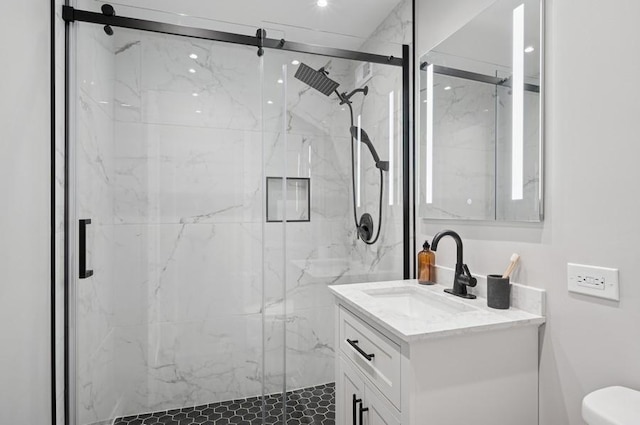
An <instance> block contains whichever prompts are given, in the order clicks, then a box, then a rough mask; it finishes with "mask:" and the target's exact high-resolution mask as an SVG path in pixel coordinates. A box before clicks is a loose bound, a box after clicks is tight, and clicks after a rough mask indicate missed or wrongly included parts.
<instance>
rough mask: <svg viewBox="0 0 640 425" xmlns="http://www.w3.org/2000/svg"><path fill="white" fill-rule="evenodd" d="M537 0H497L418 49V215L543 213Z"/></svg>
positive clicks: (509, 217) (528, 216)
mask: <svg viewBox="0 0 640 425" xmlns="http://www.w3.org/2000/svg"><path fill="white" fill-rule="evenodd" d="M542 28H543V0H497V1H496V2H495V3H493V4H492V5H491V6H489V7H488V8H487V9H485V10H484V11H483V12H481V13H480V14H479V15H477V16H476V17H475V18H473V19H472V20H471V21H469V22H468V23H467V24H466V25H464V26H463V27H462V28H460V29H459V30H458V31H456V32H455V33H453V34H452V35H451V36H450V37H448V38H447V39H446V40H444V41H443V42H442V43H440V44H439V45H437V46H436V47H434V48H433V49H432V50H430V51H428V52H426V53H425V54H423V55H422V56H421V57H420V75H419V90H420V91H419V96H418V97H417V98H418V99H419V105H418V111H419V123H418V143H417V151H416V193H417V196H416V202H417V206H418V208H417V211H418V214H419V216H420V217H422V218H427V219H448V220H452V219H460V220H490V221H520V222H523V221H525V222H539V221H542V218H543V179H542V177H543V131H542V128H543V127H542V117H543V114H542V105H543V101H542V94H543V86H542V84H543V75H542V69H543V64H542V58H543V57H544V56H543V47H544V46H543V41H542V40H543V31H542Z"/></svg>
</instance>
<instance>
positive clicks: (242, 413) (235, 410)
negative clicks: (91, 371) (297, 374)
mask: <svg viewBox="0 0 640 425" xmlns="http://www.w3.org/2000/svg"><path fill="white" fill-rule="evenodd" d="M283 407H284V409H283ZM263 409H264V413H263ZM283 410H284V411H285V412H286V424H287V425H289V424H291V425H302V424H311V425H335V384H334V383H329V384H323V385H318V386H315V387H308V388H301V389H298V390H294V391H289V392H287V393H286V394H268V395H265V396H264V397H248V398H242V399H238V400H229V401H223V402H216V403H209V404H203V405H200V406H195V407H184V408H181V409H171V410H165V411H160V412H153V413H143V414H140V415H132V416H125V417H121V418H116V419H115V421H114V425H156V424H157V425H279V424H281V423H282V422H283V416H282V415H283ZM263 416H264V418H263Z"/></svg>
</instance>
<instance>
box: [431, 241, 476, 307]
mask: <svg viewBox="0 0 640 425" xmlns="http://www.w3.org/2000/svg"><path fill="white" fill-rule="evenodd" d="M445 236H451V237H452V238H453V239H454V240H455V241H456V248H457V261H456V272H455V276H454V277H453V288H452V289H445V290H444V292H447V293H449V294H452V295H455V296H458V297H462V298H469V299H474V298H475V297H476V296H475V295H473V294H468V293H467V286H470V287H472V288H473V287H474V286H476V284H477V283H478V281H477V280H476V278H475V277H473V276H471V272H470V271H469V267H467V265H466V264H464V263H463V262H462V239H460V235H458V234H457V233H456V232H454V231H453V230H443V231H442V232H438V233H437V234H436V235H435V236H434V237H433V241H431V249H432V250H434V251H436V250H437V249H438V243H439V242H440V239H442V238H443V237H445Z"/></svg>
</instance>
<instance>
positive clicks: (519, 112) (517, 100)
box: [511, 4, 524, 200]
mask: <svg viewBox="0 0 640 425" xmlns="http://www.w3.org/2000/svg"><path fill="white" fill-rule="evenodd" d="M512 89H513V96H512V103H513V104H512V118H511V122H512V127H511V199H512V200H518V199H522V198H523V184H524V170H523V161H524V152H523V151H524V146H523V145H524V4H521V5H520V6H518V7H516V8H515V9H513V87H512Z"/></svg>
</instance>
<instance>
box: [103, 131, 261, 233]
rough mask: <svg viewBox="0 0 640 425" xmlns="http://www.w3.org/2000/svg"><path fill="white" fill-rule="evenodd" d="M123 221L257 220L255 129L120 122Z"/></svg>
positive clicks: (118, 184) (119, 212)
mask: <svg viewBox="0 0 640 425" xmlns="http://www.w3.org/2000/svg"><path fill="white" fill-rule="evenodd" d="M116 139H117V141H116V156H117V166H116V176H115V183H114V187H115V191H116V197H117V199H118V202H117V203H116V205H115V215H116V220H117V222H121V223H141V222H151V223H213V222H259V221H260V220H261V216H262V199H261V185H262V184H263V182H262V170H261V165H260V164H261V142H262V140H261V139H262V136H261V134H260V133H259V132H254V131H240V130H226V129H214V128H206V127H183V126H173V125H155V124H154V125H145V124H136V123H118V125H117V126H116Z"/></svg>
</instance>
